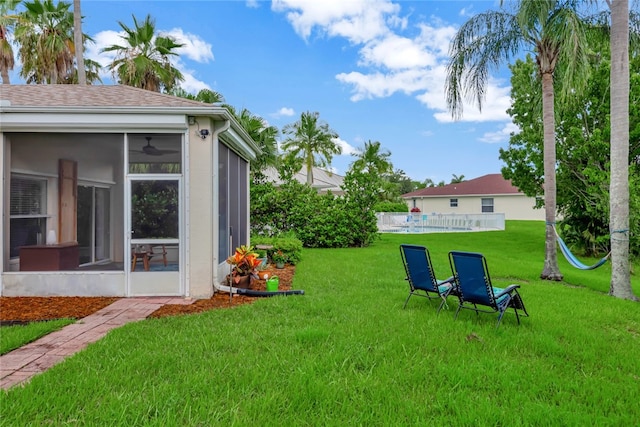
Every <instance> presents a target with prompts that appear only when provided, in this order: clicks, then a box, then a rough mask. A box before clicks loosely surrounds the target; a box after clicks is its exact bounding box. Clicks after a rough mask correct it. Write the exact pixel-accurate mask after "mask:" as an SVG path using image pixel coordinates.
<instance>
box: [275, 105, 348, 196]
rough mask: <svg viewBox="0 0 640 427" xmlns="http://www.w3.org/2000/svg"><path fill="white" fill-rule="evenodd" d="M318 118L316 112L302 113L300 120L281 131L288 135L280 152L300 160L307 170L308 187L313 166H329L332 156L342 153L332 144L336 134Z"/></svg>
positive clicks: (338, 147) (311, 182) (318, 114)
mask: <svg viewBox="0 0 640 427" xmlns="http://www.w3.org/2000/svg"><path fill="white" fill-rule="evenodd" d="M319 116H320V113H318V112H313V113H312V112H309V111H307V112H304V113H302V114H301V115H300V120H298V121H297V122H295V123H290V124H288V125H286V126H285V127H284V128H283V129H282V133H284V134H285V135H289V137H287V139H285V141H284V142H283V143H282V150H283V151H285V152H287V155H288V156H291V157H298V158H301V159H302V161H303V164H304V166H305V167H306V168H307V184H308V185H313V167H314V166H320V167H326V166H329V165H330V164H331V160H332V159H333V156H334V155H337V154H340V153H342V149H341V148H340V146H339V145H338V144H336V143H335V142H334V139H336V138H338V134H337V133H336V132H335V131H334V130H332V129H331V128H330V127H329V124H328V123H326V122H324V121H322V120H320V118H319Z"/></svg>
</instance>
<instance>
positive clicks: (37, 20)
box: [15, 0, 74, 84]
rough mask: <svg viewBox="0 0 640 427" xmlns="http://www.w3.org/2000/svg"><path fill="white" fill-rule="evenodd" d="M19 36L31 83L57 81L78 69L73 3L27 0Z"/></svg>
mask: <svg viewBox="0 0 640 427" xmlns="http://www.w3.org/2000/svg"><path fill="white" fill-rule="evenodd" d="M24 6H25V11H24V12H22V13H21V14H20V25H19V26H17V27H16V30H15V37H16V41H17V42H18V44H19V45H20V49H19V55H20V58H21V59H22V70H21V71H20V75H21V76H22V77H23V78H24V79H25V80H26V82H27V83H50V84H56V83H60V82H61V81H63V80H65V79H67V78H69V76H70V75H73V73H74V64H73V52H74V46H73V14H72V13H71V12H70V11H69V8H70V6H71V5H70V4H69V3H65V2H62V1H61V2H59V3H58V4H57V5H54V4H53V1H52V0H44V1H40V0H33V1H31V2H25V3H24Z"/></svg>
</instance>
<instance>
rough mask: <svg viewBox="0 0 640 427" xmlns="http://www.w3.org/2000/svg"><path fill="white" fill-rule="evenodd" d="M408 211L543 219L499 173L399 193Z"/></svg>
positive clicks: (540, 211) (541, 212)
mask: <svg viewBox="0 0 640 427" xmlns="http://www.w3.org/2000/svg"><path fill="white" fill-rule="evenodd" d="M402 198H403V199H404V200H406V202H407V205H408V206H409V209H411V208H414V207H417V208H419V209H420V211H421V212H424V213H441V214H448V213H460V214H476V213H504V215H505V219H522V220H544V209H534V207H535V205H536V200H535V198H534V197H528V196H526V195H525V194H524V193H522V192H521V191H520V190H519V189H518V188H517V187H514V186H513V185H512V184H511V181H510V180H506V179H504V178H503V177H502V175H501V174H499V173H494V174H489V175H484V176H481V177H479V178H475V179H470V180H468V181H463V182H459V183H456V184H448V185H444V186H442V187H428V188H422V189H420V190H416V191H412V192H411V193H407V194H403V195H402Z"/></svg>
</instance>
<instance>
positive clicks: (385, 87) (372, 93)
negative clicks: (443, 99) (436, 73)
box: [336, 69, 428, 101]
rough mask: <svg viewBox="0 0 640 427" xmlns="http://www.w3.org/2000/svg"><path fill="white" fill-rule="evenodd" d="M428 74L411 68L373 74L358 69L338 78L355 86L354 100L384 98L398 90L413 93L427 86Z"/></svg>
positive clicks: (342, 74)
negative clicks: (363, 72)
mask: <svg viewBox="0 0 640 427" xmlns="http://www.w3.org/2000/svg"><path fill="white" fill-rule="evenodd" d="M427 77H428V76H426V75H425V74H424V73H422V72H420V70H416V69H410V70H405V71H400V72H395V73H388V74H385V73H382V72H376V73H372V74H362V73H359V72H357V71H352V72H351V73H341V74H338V75H337V76H336V79H338V80H339V81H341V82H342V83H347V84H350V85H352V86H353V95H352V96H351V98H350V99H351V100H352V101H361V100H363V99H372V98H384V97H387V96H391V95H393V94H394V93H396V92H404V93H406V94H411V93H413V92H415V91H417V90H420V89H422V88H424V87H425V85H426V81H425V79H426V78H427Z"/></svg>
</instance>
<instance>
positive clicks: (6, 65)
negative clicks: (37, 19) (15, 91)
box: [0, 0, 20, 85]
mask: <svg viewBox="0 0 640 427" xmlns="http://www.w3.org/2000/svg"><path fill="white" fill-rule="evenodd" d="M18 3H20V0H7V1H1V2H0V76H1V77H2V83H3V84H6V85H8V84H10V81H9V71H11V70H13V66H14V65H15V56H14V54H13V48H12V47H11V44H10V43H9V40H8V35H9V31H10V29H12V28H13V26H14V24H15V21H16V19H17V15H11V14H10V12H12V11H13V10H14V9H15V8H16V7H17V6H18Z"/></svg>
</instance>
